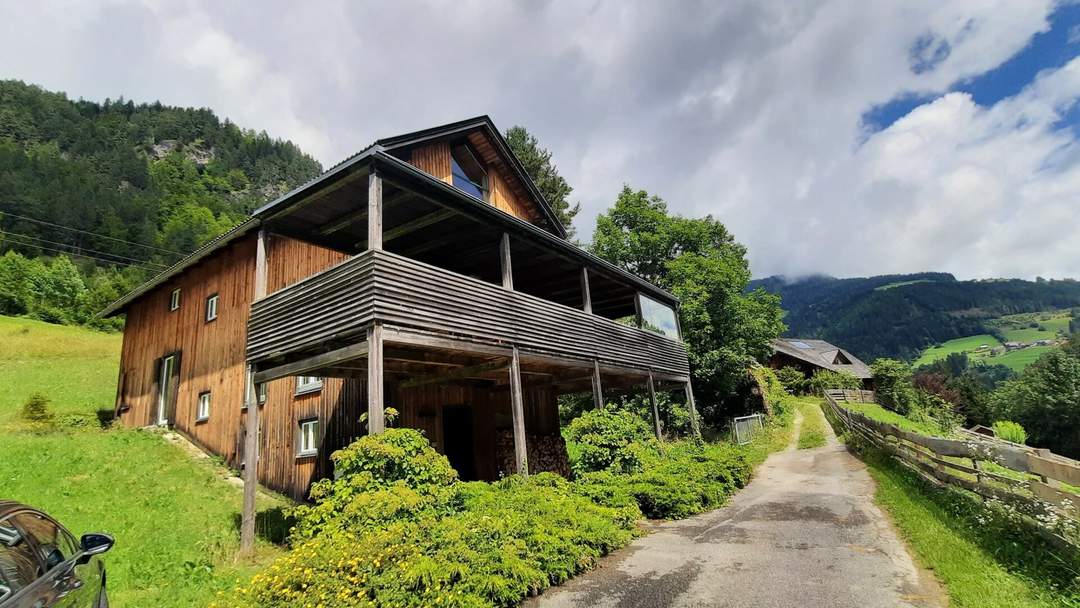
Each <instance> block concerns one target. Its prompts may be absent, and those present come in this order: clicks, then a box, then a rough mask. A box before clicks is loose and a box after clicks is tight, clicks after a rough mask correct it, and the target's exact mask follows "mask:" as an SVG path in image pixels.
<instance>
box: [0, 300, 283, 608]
mask: <svg viewBox="0 0 1080 608" xmlns="http://www.w3.org/2000/svg"><path fill="white" fill-rule="evenodd" d="M120 341H121V338H120V335H119V334H105V333H98V332H94V331H90V330H86V329H82V328H77V327H65V326H59V325H50V324H47V323H42V322H39V321H32V320H28V319H21V318H12V317H3V316H0V386H3V387H4V389H5V390H4V391H3V392H2V393H0V462H3V463H4V472H3V478H2V482H0V498H9V499H14V500H18V501H20V502H25V503H28V504H31V505H33V506H35V507H37V508H40V509H42V510H44V511H46V512H48V513H49V514H51V515H53V516H55V517H56V518H57V519H59V520H60V521H61V522H62V523H63V524H64V525H65V526H67V527H68V528H69V529H71V531H72V532H73V533H75V534H76V535H78V534H82V533H85V532H92V531H93V532H96V531H101V532H108V533H110V534H113V535H114V536H115V537H116V546H115V547H114V548H113V550H112V551H110V552H109V553H108V554H106V555H105V562H106V565H107V568H108V581H109V596H110V600H111V601H112V604H113V605H115V606H156V607H158V608H168V607H173V606H176V607H179V606H204V605H206V604H208V603H209V602H210V601H211V600H212V598H213V597H214V596H215V595H216V593H217V592H218V591H224V590H227V589H230V588H232V587H233V585H234V584H235V582H236V581H237V580H239V579H241V578H245V577H247V576H248V575H250V574H251V573H252V571H253V570H254V569H255V568H256V567H257V565H258V564H259V563H263V562H265V561H267V560H269V559H273V558H274V557H276V556H277V555H279V554H280V553H281V552H282V549H280V548H279V547H277V546H276V545H274V544H273V543H272V542H269V541H268V540H262V539H260V543H259V546H258V550H257V554H256V557H255V559H254V560H253V561H251V562H246V563H239V562H237V561H236V559H235V555H236V551H237V548H238V543H239V533H238V523H237V522H238V519H239V514H240V504H241V499H242V492H241V490H240V488H239V487H238V486H237V485H234V484H232V483H229V482H227V481H225V477H226V476H227V475H228V471H226V470H225V469H224V468H223V467H221V466H220V465H218V464H216V463H215V462H214V461H212V460H211V459H209V458H198V457H193V456H192V454H191V453H190V452H188V451H187V450H185V449H183V448H182V447H180V446H178V445H175V444H173V443H170V442H168V441H166V440H165V439H164V438H163V436H162V434H161V433H160V432H156V431H144V430H135V429H124V428H103V427H102V426H101V425H100V423H99V412H105V413H111V411H112V407H113V402H114V400H115V392H116V378H117V366H118V361H119V352H120ZM34 392H40V393H42V394H44V395H45V396H47V397H48V399H49V400H50V409H51V411H52V412H53V413H54V414H55V421H54V423H52V424H41V423H29V422H26V421H23V420H22V419H21V417H20V411H21V409H22V404H23V403H24V402H25V401H26V398H27V397H28V396H29V395H30V394H31V393H34ZM102 416H103V415H102ZM287 504H288V503H287V502H286V501H285V500H284V499H281V498H278V497H275V496H271V495H260V497H259V507H260V510H261V511H262V512H261V514H260V515H261V519H260V531H261V536H263V537H266V538H274V539H276V540H280V536H281V535H282V529H283V526H284V524H283V521H284V520H283V518H282V517H281V508H282V507H284V506H287Z"/></svg>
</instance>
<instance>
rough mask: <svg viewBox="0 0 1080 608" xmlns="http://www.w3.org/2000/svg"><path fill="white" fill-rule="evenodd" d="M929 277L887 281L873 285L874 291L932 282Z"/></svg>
mask: <svg viewBox="0 0 1080 608" xmlns="http://www.w3.org/2000/svg"><path fill="white" fill-rule="evenodd" d="M933 282H934V281H931V280H930V279H917V280H914V281H897V282H896V283H889V284H888V285H881V286H879V287H875V288H874V291H885V290H886V289H895V288H897V287H903V286H905V285H918V284H919V283H933Z"/></svg>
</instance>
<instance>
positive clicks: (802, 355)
mask: <svg viewBox="0 0 1080 608" xmlns="http://www.w3.org/2000/svg"><path fill="white" fill-rule="evenodd" d="M772 347H773V355H772V357H771V358H770V359H769V367H771V368H773V369H780V368H781V367H794V368H796V369H798V370H800V371H802V373H804V374H806V377H807V378H809V377H810V376H813V375H814V372H815V371H817V370H819V369H827V370H829V371H834V372H847V373H849V374H851V375H852V376H855V377H856V378H858V379H860V380H862V382H863V385H864V386H866V387H869V386H870V383H871V379H872V378H873V374H871V373H870V366H868V365H867V364H865V363H863V362H862V361H860V360H859V358H858V357H856V356H855V355H853V354H851V353H849V352H848V351H846V350H844V349H842V348H840V347H838V346H834V345H832V344H829V343H828V342H826V341H824V340H809V339H802V338H778V339H776V340H773V341H772Z"/></svg>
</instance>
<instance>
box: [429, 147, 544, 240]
mask: <svg viewBox="0 0 1080 608" xmlns="http://www.w3.org/2000/svg"><path fill="white" fill-rule="evenodd" d="M409 163H410V164H412V165H413V166H415V167H417V168H419V169H421V170H423V171H426V172H427V173H430V174H431V175H433V176H435V177H437V178H439V179H441V180H442V181H444V182H446V183H448V184H450V183H453V178H452V175H451V167H450V144H449V143H448V142H440V143H435V144H431V145H429V146H424V147H420V148H415V149H413V150H412V153H411V157H410V159H409ZM486 168H487V172H488V179H489V181H490V189H491V197H490V199H491V200H490V201H489V202H490V203H491V204H492V205H494V206H495V207H497V208H499V209H502V210H503V211H505V212H507V213H509V214H510V215H513V216H514V217H517V218H518V219H522V220H525V221H526V222H530V223H533V224H539V223H540V222H539V219H538V218H539V212H538V210H536V209H535V207H534V205H533V203H532V202H531V201H529V200H528V199H527V198H525V197H524V196H521V195H519V194H518V193H516V192H515V190H514V188H513V187H512V186H511V183H510V180H511V179H512V178H510V177H509V176H507V175H506V174H505V171H503V170H502V169H501V168H499V167H496V166H495V165H494V164H491V163H488V164H487V167H486Z"/></svg>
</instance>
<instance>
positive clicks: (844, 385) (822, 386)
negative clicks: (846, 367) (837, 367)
mask: <svg viewBox="0 0 1080 608" xmlns="http://www.w3.org/2000/svg"><path fill="white" fill-rule="evenodd" d="M809 386H810V392H812V393H814V394H815V395H824V394H825V391H827V390H834V389H850V390H855V389H859V388H862V381H861V380H859V379H858V378H856V377H855V376H853V375H851V374H849V373H847V372H834V371H832V370H827V369H819V370H815V371H814V375H813V377H811V378H810V382H809Z"/></svg>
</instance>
